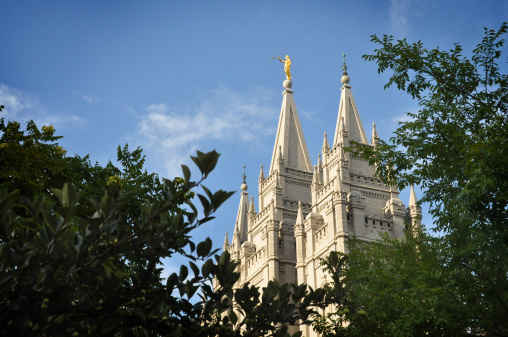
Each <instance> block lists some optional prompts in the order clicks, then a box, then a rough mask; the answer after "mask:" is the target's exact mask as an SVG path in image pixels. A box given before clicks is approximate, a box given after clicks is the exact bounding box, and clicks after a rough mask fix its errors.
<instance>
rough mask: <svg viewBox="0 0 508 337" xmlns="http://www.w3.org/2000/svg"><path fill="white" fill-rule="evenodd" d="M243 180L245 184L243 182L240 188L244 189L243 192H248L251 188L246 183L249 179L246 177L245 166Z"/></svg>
mask: <svg viewBox="0 0 508 337" xmlns="http://www.w3.org/2000/svg"><path fill="white" fill-rule="evenodd" d="M242 178H243V182H242V186H240V188H241V189H242V191H244V192H246V191H247V189H248V188H249V186H247V183H246V182H245V179H246V178H247V176H246V175H245V165H243V175H242Z"/></svg>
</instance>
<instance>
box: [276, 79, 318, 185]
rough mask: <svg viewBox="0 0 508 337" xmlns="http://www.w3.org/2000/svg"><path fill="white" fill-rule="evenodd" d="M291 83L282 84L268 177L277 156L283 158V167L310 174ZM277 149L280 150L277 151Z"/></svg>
mask: <svg viewBox="0 0 508 337" xmlns="http://www.w3.org/2000/svg"><path fill="white" fill-rule="evenodd" d="M291 86H292V83H291V81H290V80H286V81H285V82H284V88H285V89H286V90H284V92H283V93H282V94H283V99H282V107H281V110H280V117H279V125H278V128H277V133H276V136H275V144H274V146H273V154H272V161H271V164H270V171H269V172H268V175H270V174H271V173H272V172H273V171H274V170H275V169H276V168H277V161H278V159H279V156H282V157H283V158H284V166H285V167H288V168H295V169H298V170H301V171H307V172H312V163H311V161H310V156H309V150H308V149H307V143H306V142H305V137H304V135H303V131H302V126H301V124H300V118H299V117H298V112H297V110H296V105H295V101H294V98H293V90H291V89H290V88H291ZM279 148H280V149H281V150H279Z"/></svg>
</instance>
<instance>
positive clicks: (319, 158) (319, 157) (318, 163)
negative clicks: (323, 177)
mask: <svg viewBox="0 0 508 337" xmlns="http://www.w3.org/2000/svg"><path fill="white" fill-rule="evenodd" d="M317 167H319V168H321V167H323V163H322V162H321V153H318V160H317Z"/></svg>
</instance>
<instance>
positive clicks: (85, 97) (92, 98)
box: [81, 94, 102, 104]
mask: <svg viewBox="0 0 508 337" xmlns="http://www.w3.org/2000/svg"><path fill="white" fill-rule="evenodd" d="M81 99H83V100H84V101H85V102H88V103H90V104H94V103H100V102H102V98H100V97H99V96H89V95H83V94H81Z"/></svg>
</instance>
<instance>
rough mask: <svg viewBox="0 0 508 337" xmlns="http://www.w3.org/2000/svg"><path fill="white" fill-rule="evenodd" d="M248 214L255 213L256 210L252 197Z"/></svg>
mask: <svg viewBox="0 0 508 337" xmlns="http://www.w3.org/2000/svg"><path fill="white" fill-rule="evenodd" d="M249 213H256V208H255V207H254V196H253V195H251V196H250V205H249Z"/></svg>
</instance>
